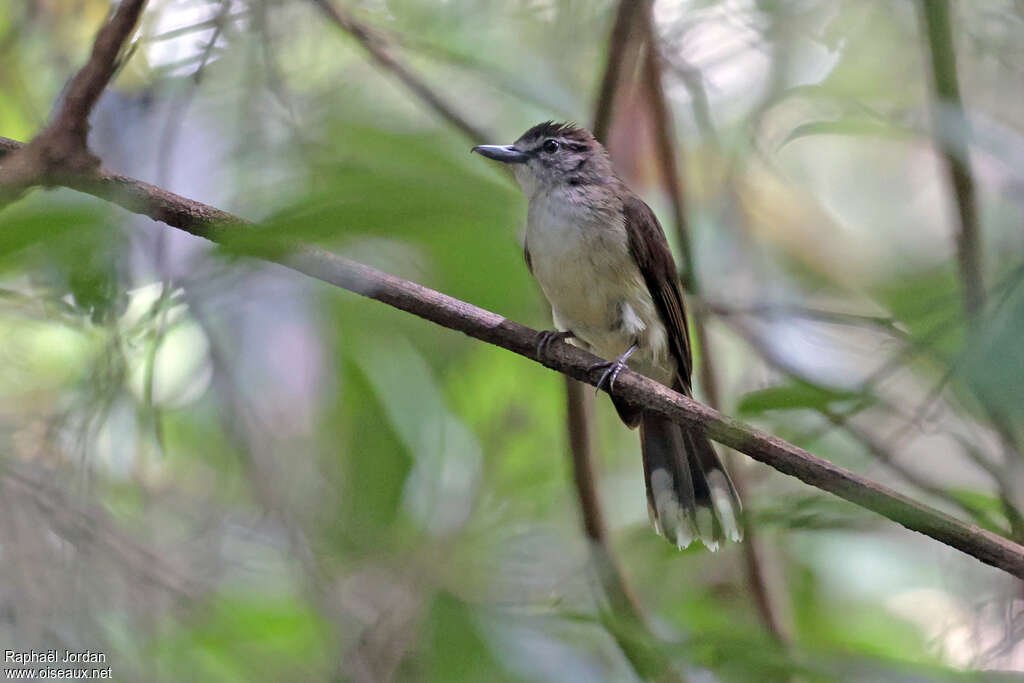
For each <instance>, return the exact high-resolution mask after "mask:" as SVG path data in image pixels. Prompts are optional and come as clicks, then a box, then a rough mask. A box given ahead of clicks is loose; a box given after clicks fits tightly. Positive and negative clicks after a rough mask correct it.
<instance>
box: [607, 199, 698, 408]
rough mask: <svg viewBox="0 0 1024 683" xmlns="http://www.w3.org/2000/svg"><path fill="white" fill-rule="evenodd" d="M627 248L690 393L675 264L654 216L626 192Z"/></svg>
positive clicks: (687, 337) (683, 386) (683, 315)
mask: <svg viewBox="0 0 1024 683" xmlns="http://www.w3.org/2000/svg"><path fill="white" fill-rule="evenodd" d="M622 210H623V214H624V216H625V220H626V234H627V235H629V248H630V251H632V253H633V258H634V259H636V263H637V265H638V266H640V272H641V274H643V276H644V281H645V282H646V283H647V289H648V290H649V291H650V293H651V297H652V298H653V299H654V304H655V306H656V307H657V309H658V313H659V314H660V315H661V320H662V322H663V323H664V325H665V330H666V331H667V332H668V339H669V348H670V350H671V352H672V356H673V357H674V358H675V360H676V363H677V364H678V371H677V374H678V380H679V383H680V387H677V389H678V388H681V389H682V390H683V392H684V393H686V394H689V393H690V374H691V372H692V368H693V358H692V356H691V353H690V332H689V330H687V328H686V309H685V308H684V306H683V293H682V288H681V287H680V284H679V275H678V272H677V271H676V263H675V261H674V260H673V258H672V251H671V250H670V249H669V246H668V240H666V239H665V233H664V232H663V231H662V229H661V224H660V223H658V219H657V217H656V216H655V215H654V212H653V211H651V207H649V206H647V204H645V203H644V201H643V200H642V199H640V198H639V197H637V196H635V195H632V194H629V195H627V196H626V198H625V199H624V200H623V202H622Z"/></svg>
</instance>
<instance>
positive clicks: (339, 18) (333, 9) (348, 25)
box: [310, 0, 491, 144]
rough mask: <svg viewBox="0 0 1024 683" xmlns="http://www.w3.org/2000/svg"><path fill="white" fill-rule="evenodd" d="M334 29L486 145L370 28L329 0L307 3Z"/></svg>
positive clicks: (484, 136) (485, 138) (481, 134)
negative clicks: (343, 33)
mask: <svg viewBox="0 0 1024 683" xmlns="http://www.w3.org/2000/svg"><path fill="white" fill-rule="evenodd" d="M310 2H312V3H313V4H314V5H316V6H317V7H318V8H319V9H320V11H321V12H323V13H324V15H326V16H327V18H328V19H330V20H331V21H332V22H333V23H334V24H335V25H336V26H337V27H338V28H340V29H341V30H343V31H345V32H346V33H348V34H349V35H350V36H352V37H353V38H355V39H356V40H357V41H358V42H359V44H360V45H362V46H363V49H364V50H366V52H367V53H368V54H369V55H370V57H371V58H372V59H373V61H375V62H377V64H378V65H379V66H381V67H382V68H383V69H385V70H386V71H390V72H391V73H393V74H394V75H395V77H396V78H398V80H400V81H401V82H402V84H403V85H404V86H405V87H406V88H408V89H409V90H411V91H412V93H413V94H414V95H416V97H418V98H420V100H421V101H423V103H425V104H426V105H427V106H428V107H430V108H431V109H433V110H434V112H435V113H437V114H438V115H439V116H440V117H441V118H442V119H444V120H446V121H448V122H449V123H451V124H452V125H453V126H455V127H456V128H458V129H459V130H460V131H462V132H463V133H464V134H465V135H466V137H468V138H469V139H470V140H472V141H473V142H475V143H477V144H482V143H485V142H490V141H491V140H489V139H488V136H487V134H486V133H485V132H484V131H483V130H481V129H480V128H477V127H476V126H475V125H473V124H472V123H470V122H469V121H467V120H466V119H465V118H464V117H463V116H462V115H461V114H459V113H458V112H457V111H456V109H455V107H453V106H452V105H451V104H449V103H448V102H446V101H445V100H444V98H443V97H441V95H439V94H438V93H437V92H435V91H434V90H433V89H431V88H430V87H429V86H428V85H427V84H426V83H424V82H423V80H422V79H421V78H420V77H419V76H417V75H416V74H415V73H414V72H413V71H412V70H411V69H410V68H409V67H408V66H406V65H405V63H404V62H402V61H401V60H400V59H399V58H398V57H396V56H395V55H394V53H393V52H392V48H391V45H390V44H389V43H388V41H387V40H386V39H385V38H384V36H382V35H381V34H380V33H378V32H377V31H376V30H374V29H373V27H371V26H369V25H368V24H364V23H363V22H361V21H359V20H358V19H356V17H355V16H353V15H352V14H351V13H350V12H348V11H347V10H343V9H341V8H339V7H337V6H335V5H334V4H332V3H331V2H330V0H310Z"/></svg>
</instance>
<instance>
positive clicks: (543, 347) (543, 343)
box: [537, 330, 573, 358]
mask: <svg viewBox="0 0 1024 683" xmlns="http://www.w3.org/2000/svg"><path fill="white" fill-rule="evenodd" d="M572 336H573V335H572V332H568V331H563V330H544V331H543V332H541V333H539V334H538V335H537V357H538V358H543V357H544V356H545V355H546V354H547V352H548V348H549V347H550V346H551V344H552V343H553V342H555V341H565V340H566V339H570V338H571V337H572Z"/></svg>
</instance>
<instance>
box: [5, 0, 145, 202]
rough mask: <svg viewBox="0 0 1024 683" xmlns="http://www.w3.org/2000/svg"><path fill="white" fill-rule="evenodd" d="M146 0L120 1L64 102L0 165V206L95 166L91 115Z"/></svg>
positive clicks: (69, 85) (67, 92)
mask: <svg viewBox="0 0 1024 683" xmlns="http://www.w3.org/2000/svg"><path fill="white" fill-rule="evenodd" d="M145 5H146V0H122V2H121V4H120V5H118V7H117V9H116V10H115V11H114V13H113V15H112V16H111V18H110V20H109V21H107V23H106V24H104V25H103V27H102V28H100V30H99V33H97V34H96V40H95V42H94V43H93V46H92V54H91V55H90V56H89V61H88V62H86V63H85V66H83V67H82V68H81V69H79V71H78V73H76V74H75V75H74V77H72V79H71V80H70V81H69V82H68V85H67V88H66V90H65V94H64V101H63V102H62V104H61V106H60V109H59V110H58V111H57V113H56V115H55V116H54V117H53V120H52V122H51V123H50V124H49V125H48V126H46V128H44V129H43V131H42V132H41V133H39V135H37V136H36V137H35V138H34V139H33V140H32V142H30V143H29V144H28V145H26V146H25V147H24V148H23V150H22V151H21V152H20V153H19V154H15V155H13V156H12V157H11V158H10V159H6V160H5V161H4V164H3V166H0V187H2V188H3V191H2V192H0V206H3V203H5V202H9V201H11V200H12V199H13V198H16V197H17V196H18V195H20V193H21V192H22V191H24V190H25V189H26V188H27V187H30V186H31V185H35V184H38V183H39V181H40V180H42V181H48V180H49V179H50V176H53V175H62V174H71V175H76V174H79V173H82V172H84V171H88V170H91V169H94V168H96V167H98V166H99V164H100V161H99V159H98V158H96V157H95V156H94V155H93V154H92V153H91V152H90V151H89V148H88V144H87V138H88V136H89V114H90V113H91V112H92V109H93V107H94V106H95V105H96V102H97V100H99V98H100V95H101V94H102V93H103V90H104V89H105V88H106V87H107V84H108V83H109V82H110V79H111V78H113V76H114V73H115V72H116V71H117V67H118V62H117V58H118V55H119V54H120V53H121V48H122V47H123V46H124V42H125V41H126V40H127V39H128V36H129V35H130V34H131V32H132V31H133V30H134V29H135V24H136V23H138V20H139V16H140V15H141V14H142V9H143V7H145Z"/></svg>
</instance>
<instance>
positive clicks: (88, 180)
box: [0, 138, 1024, 578]
mask: <svg viewBox="0 0 1024 683" xmlns="http://www.w3.org/2000/svg"><path fill="white" fill-rule="evenodd" d="M22 146H23V145H21V143H18V142H15V141H13V140H8V139H6V138H0V158H2V157H3V154H4V153H8V152H10V151H12V150H17V149H19V148H20V147H22ZM64 185H65V186H67V187H70V188H72V189H76V190H79V191H82V192H85V193H87V194H91V195H93V196H96V197H99V198H100V199H105V200H108V201H111V202H114V203H116V204H118V205H120V206H122V207H124V208H126V209H128V210H129V211H132V212H134V213H139V214H143V215H146V216H149V217H150V218H152V219H153V220H157V221H162V222H164V223H167V224H168V225H171V226H173V227H176V228H180V229H182V230H184V231H186V232H189V233H191V234H193V235H196V236H198V237H203V238H206V239H209V240H212V241H214V242H222V243H226V244H227V245H229V246H230V247H231V248H232V249H234V250H235V251H239V252H242V253H246V254H254V255H258V257H259V258H262V259H264V260H267V261H273V262H276V263H280V264H281V265H284V266H287V267H288V268H291V269H293V270H296V271H298V272H301V273H304V274H306V275H309V276H310V277H313V278H315V279H317V280H321V281H323V282H326V283H328V284H331V285H335V286H337V287H341V288H342V289H347V290H349V291H351V292H355V293H357V294H361V295H363V296H366V297H369V298H371V299H375V300H377V301H380V302H382V303H385V304H388V305H389V306H393V307H394V308H397V309H399V310H403V311H406V312H408V313H412V314H413V315H417V316H419V317H421V318H423V319H425V320H429V321H431V322H434V323H436V324H438V325H441V326H443V327H447V328H450V329H453V330H458V331H460V332H463V333H465V334H467V335H469V336H471V337H474V338H476V339H479V340H481V341H484V342H487V343H489V344H493V345H495V346H500V347H502V348H504V349H508V350H509V351H512V352H514V353H517V354H519V355H521V356H524V357H526V358H529V359H530V360H533V361H536V362H538V363H541V364H542V365H544V366H545V367H548V368H550V369H552V370H556V371H558V372H561V373H562V374H565V375H568V376H570V377H573V378H575V379H577V380H580V381H583V382H586V383H587V384H591V385H593V386H596V385H597V383H598V382H599V381H600V379H601V371H600V369H599V368H597V369H592V368H594V367H595V364H597V363H599V361H600V360H601V359H599V358H597V357H596V356H594V355H593V354H590V353H588V352H586V351H584V350H582V349H579V348H577V347H575V346H571V345H569V344H554V345H552V346H550V347H548V349H547V350H546V352H545V353H544V354H543V358H541V357H538V355H537V342H538V332H537V331H536V330H532V329H530V328H528V327H525V326H523V325H520V324H519V323H516V322H514V321H511V320H508V319H506V318H504V317H502V316H500V315H498V314H496V313H492V312H490V311H487V310H484V309H482V308H479V307H477V306H474V305H472V304H470V303H467V302H465V301H460V300H458V299H455V298H453V297H450V296H447V295H445V294H442V293H441V292H437V291H435V290H432V289H429V288H428V287H424V286H422V285H418V284H416V283H414V282H409V281H408V280H403V279H401V278H398V277H395V276H393V275H388V274H387V273H383V272H381V271H379V270H376V269H374V268H371V267H369V266H366V265H363V264H361V263H357V262H355V261H351V260H349V259H347V258H345V257H343V256H339V255H337V254H333V253H331V252H328V251H326V250H324V249H320V248H317V247H313V246H308V245H303V244H296V243H294V242H286V241H284V240H282V241H280V243H279V244H280V247H281V250H269V249H268V248H267V246H266V243H265V240H261V242H262V243H263V244H262V246H257V245H254V244H253V242H252V241H251V239H247V238H246V237H247V233H248V232H249V231H250V230H252V229H253V225H252V224H251V223H249V222H248V221H246V220H244V219H242V218H239V217H237V216H234V215H232V214H229V213H227V212H225V211H221V210H220V209H216V208H214V207H211V206H207V205H205V204H202V203H200V202H196V201H193V200H191V199H187V198H185V197H182V196H180V195H176V194H174V193H171V192H167V191H166V190H163V189H161V188H158V187H154V186H153V185H149V184H148V183H143V182H141V181H138V180H134V179H132V178H128V177H126V176H122V175H118V174H115V173H110V172H108V171H104V170H102V169H96V170H93V171H89V172H86V173H84V174H81V175H80V176H78V177H76V178H68V179H67V181H66V182H65V183H64ZM250 235H251V233H250ZM615 387H616V390H615V393H616V395H617V396H619V397H621V398H622V399H623V400H625V401H627V402H629V403H632V404H635V405H638V406H640V407H642V408H643V409H644V410H648V411H651V412H654V413H656V414H658V415H661V416H663V417H665V418H667V419H670V420H673V421H675V422H677V423H678V424H680V425H683V426H684V427H687V428H691V429H693V428H698V429H701V430H703V431H704V432H705V433H706V434H707V435H708V436H709V437H711V438H712V439H714V440H715V441H718V442H719V443H721V444H724V445H726V446H729V447H730V448H733V449H735V450H737V451H740V452H741V453H746V454H747V455H748V456H750V457H751V458H753V459H754V460H757V461H759V462H762V463H764V464H766V465H768V466H770V467H773V468H775V469H776V470H778V471H780V472H782V473H783V474H788V475H790V476H793V477H796V478H797V479H800V480H801V481H803V482H804V483H806V484H809V485H811V486H814V487H815V488H819V489H821V490H823V491H828V492H830V493H833V494H835V495H837V496H839V497H840V498H843V499H845V500H848V501H850V502H851V503H854V504H855V505H859V506H861V507H863V508H866V509H868V510H872V511H874V512H877V513H878V514H880V515H882V516H883V517H887V518H889V519H891V520H892V521H894V522H897V523H898V524H901V525H903V526H905V527H906V528H908V529H911V530H913V531H917V532H919V533H922V534H925V535H926V536H930V537H932V538H934V539H935V540H937V541H940V542H942V543H945V544H946V545H949V546H951V547H953V548H956V549H957V550H960V551H961V552H963V553H966V554H968V555H971V556H972V557H975V558H977V559H978V560H980V561H981V562H984V563H986V564H989V565H991V566H993V567H997V568H999V569H1002V570H1003V571H1005V572H1007V573H1009V574H1012V575H1014V576H1016V577H1018V578H1024V546H1021V545H1018V544H1017V543H1014V542H1012V541H1010V540H1008V539H1006V538H1003V537H1002V536H999V535H998V534H994V533H991V532H989V531H986V530H984V529H981V528H980V527H978V526H976V525H974V524H969V523H965V522H962V521H960V520H958V519H955V518H953V517H951V516H949V515H947V514H945V513H943V512H940V511H938V510H936V509H934V508H932V507H929V506H927V505H924V504H922V503H919V502H917V501H915V500H912V499H910V498H908V497H906V496H904V495H902V494H900V493H897V492H896V491H894V490H892V489H890V488H888V487H887V486H884V485H882V484H879V483H876V482H874V481H872V480H870V479H868V478H866V477H862V476H860V475H858V474H855V473H853V472H850V471H848V470H845V469H843V468H841V467H838V466H837V465H834V464H832V463H830V462H828V461H827V460H823V459H821V458H819V457H817V456H815V455H812V454H811V453H809V452H807V451H805V450H804V449H802V448H799V447H797V446H794V445H793V444H790V443H788V442H786V441H783V440H782V439H780V438H778V437H775V436H772V435H770V434H766V433H764V432H761V431H759V430H757V429H754V428H753V427H750V426H748V425H745V424H743V423H741V422H739V421H738V420H734V419H732V418H730V417H727V416H725V415H722V414H721V413H719V412H718V411H716V410H714V409H712V408H709V407H708V406H705V405H703V404H701V403H698V402H696V401H694V400H693V399H690V398H687V397H685V396H682V395H680V394H677V393H676V392H674V391H672V390H671V389H669V388H668V387H665V386H664V385H662V384H659V383H657V382H655V381H653V380H651V379H648V378H646V377H644V376H643V375H640V374H637V373H635V372H633V371H631V370H623V371H622V373H621V374H620V375H619V377H618V378H617V379H616V381H615Z"/></svg>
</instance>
